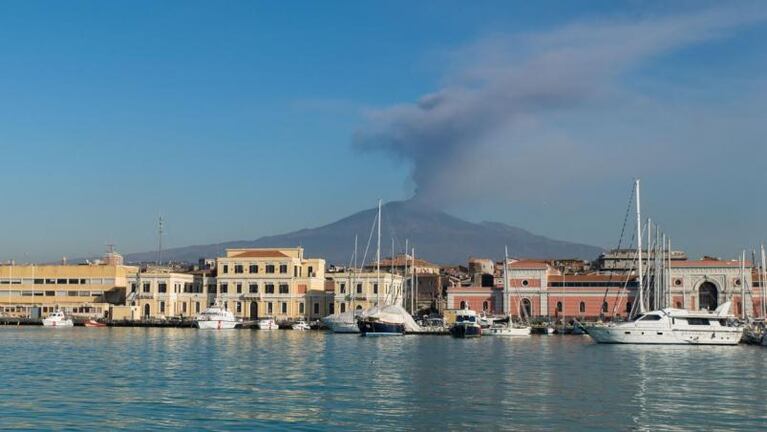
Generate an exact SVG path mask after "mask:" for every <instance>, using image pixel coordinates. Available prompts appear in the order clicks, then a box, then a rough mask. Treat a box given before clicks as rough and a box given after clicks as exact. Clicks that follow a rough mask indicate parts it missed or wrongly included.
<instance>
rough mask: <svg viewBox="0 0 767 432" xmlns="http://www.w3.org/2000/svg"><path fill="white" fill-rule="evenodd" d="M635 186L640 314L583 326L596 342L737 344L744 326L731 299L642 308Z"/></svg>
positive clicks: (639, 240) (642, 284) (641, 277)
mask: <svg viewBox="0 0 767 432" xmlns="http://www.w3.org/2000/svg"><path fill="white" fill-rule="evenodd" d="M634 189H635V193H636V218H637V269H638V271H637V274H638V288H637V289H638V300H637V304H638V311H639V315H638V316H637V317H636V318H635V319H633V320H631V321H628V322H623V323H618V324H616V323H609V324H595V325H590V326H586V327H584V330H585V331H586V333H588V335H589V336H591V338H592V339H593V340H594V341H595V342H597V343H612V344H667V345H671V344H685V345H687V344H693V345H737V344H738V343H739V342H740V339H741V337H742V334H743V329H742V328H741V327H740V326H739V324H737V322H736V320H735V317H734V316H733V315H731V314H730V306H731V303H730V302H725V303H723V304H722V305H721V306H719V307H718V308H717V309H716V310H715V311H713V312H709V311H688V310H684V309H674V308H665V309H660V310H653V311H650V312H646V311H645V304H644V295H643V290H644V273H643V268H642V215H641V206H640V194H639V179H637V180H636V181H635V185H634ZM656 297H657V296H656ZM656 300H657V298H656Z"/></svg>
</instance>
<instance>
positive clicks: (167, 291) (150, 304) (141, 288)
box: [126, 267, 212, 319]
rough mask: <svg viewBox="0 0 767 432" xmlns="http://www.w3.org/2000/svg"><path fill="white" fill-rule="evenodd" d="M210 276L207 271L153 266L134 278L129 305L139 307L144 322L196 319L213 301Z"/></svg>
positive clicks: (132, 278)
mask: <svg viewBox="0 0 767 432" xmlns="http://www.w3.org/2000/svg"><path fill="white" fill-rule="evenodd" d="M207 276H208V275H207V273H206V272H194V273H183V272H179V271H174V270H173V269H170V268H163V267H149V268H147V269H144V270H142V271H141V272H137V273H134V274H133V275H132V277H131V280H130V292H129V294H128V296H127V299H126V303H127V304H128V305H131V306H136V307H138V311H139V314H140V317H141V318H143V319H147V318H159V319H164V318H171V317H175V318H189V317H194V316H196V315H198V314H200V312H202V311H203V310H205V308H207V307H208V306H210V303H211V301H212V299H211V297H210V296H209V294H208V287H209V283H208V278H207ZM136 318H138V317H136Z"/></svg>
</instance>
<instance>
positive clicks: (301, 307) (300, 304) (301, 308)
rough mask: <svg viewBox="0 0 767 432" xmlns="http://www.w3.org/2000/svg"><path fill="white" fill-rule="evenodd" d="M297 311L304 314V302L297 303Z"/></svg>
mask: <svg viewBox="0 0 767 432" xmlns="http://www.w3.org/2000/svg"><path fill="white" fill-rule="evenodd" d="M298 313H300V314H301V315H303V314H304V304H303V303H299V304H298Z"/></svg>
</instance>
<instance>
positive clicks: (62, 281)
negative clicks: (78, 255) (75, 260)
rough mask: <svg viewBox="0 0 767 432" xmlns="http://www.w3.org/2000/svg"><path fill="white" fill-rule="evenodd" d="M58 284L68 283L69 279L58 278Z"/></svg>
mask: <svg viewBox="0 0 767 432" xmlns="http://www.w3.org/2000/svg"><path fill="white" fill-rule="evenodd" d="M56 284H57V285H66V284H67V280H66V279H56Z"/></svg>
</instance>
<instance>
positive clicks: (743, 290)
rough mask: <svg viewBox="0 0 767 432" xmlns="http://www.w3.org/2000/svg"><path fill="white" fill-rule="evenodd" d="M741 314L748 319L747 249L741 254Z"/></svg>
mask: <svg viewBox="0 0 767 432" xmlns="http://www.w3.org/2000/svg"><path fill="white" fill-rule="evenodd" d="M740 314H741V318H743V320H745V319H746V251H745V250H743V253H742V254H741V256H740Z"/></svg>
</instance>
